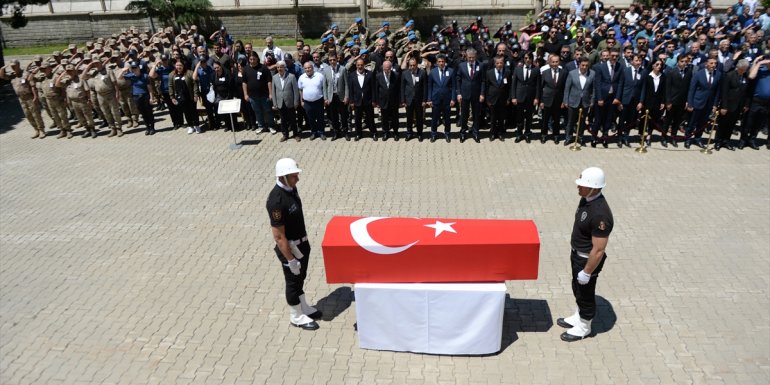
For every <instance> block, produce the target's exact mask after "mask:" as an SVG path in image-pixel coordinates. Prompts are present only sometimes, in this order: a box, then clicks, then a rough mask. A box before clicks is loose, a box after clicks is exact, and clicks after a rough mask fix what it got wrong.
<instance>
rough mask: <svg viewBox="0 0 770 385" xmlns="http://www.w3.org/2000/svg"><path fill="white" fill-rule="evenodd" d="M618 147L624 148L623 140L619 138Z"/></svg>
mask: <svg viewBox="0 0 770 385" xmlns="http://www.w3.org/2000/svg"><path fill="white" fill-rule="evenodd" d="M618 148H623V141H622V140H620V138H618Z"/></svg>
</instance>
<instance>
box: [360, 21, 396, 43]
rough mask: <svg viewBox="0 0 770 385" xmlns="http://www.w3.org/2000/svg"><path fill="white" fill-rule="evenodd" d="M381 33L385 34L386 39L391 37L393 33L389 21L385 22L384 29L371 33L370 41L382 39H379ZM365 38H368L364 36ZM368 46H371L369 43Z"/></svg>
mask: <svg viewBox="0 0 770 385" xmlns="http://www.w3.org/2000/svg"><path fill="white" fill-rule="evenodd" d="M380 33H384V34H385V36H384V37H385V38H388V37H389V36H390V34H391V32H390V22H389V21H383V22H382V27H380V29H378V30H376V31H374V32H372V33H370V34H369V37H368V39H369V41H372V40H377V39H379V38H380V37H379V36H380ZM364 36H366V35H364ZM366 45H367V46H368V45H369V44H368V43H367V44H366Z"/></svg>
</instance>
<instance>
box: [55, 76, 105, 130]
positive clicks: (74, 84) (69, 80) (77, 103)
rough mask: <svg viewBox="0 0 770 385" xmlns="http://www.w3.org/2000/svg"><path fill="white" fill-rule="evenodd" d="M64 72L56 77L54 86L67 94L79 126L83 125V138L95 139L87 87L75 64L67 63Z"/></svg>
mask: <svg viewBox="0 0 770 385" xmlns="http://www.w3.org/2000/svg"><path fill="white" fill-rule="evenodd" d="M65 70H66V72H64V73H62V74H61V75H59V76H58V77H57V78H56V87H63V88H64V89H65V93H66V95H67V100H68V101H69V104H70V107H71V108H72V111H73V112H74V113H75V117H76V118H77V120H78V122H79V123H80V126H84V127H85V129H86V130H85V132H84V133H83V137H84V138H88V137H92V138H94V139H96V128H95V126H94V118H93V114H92V111H93V109H92V108H91V105H90V102H91V99H90V97H89V94H88V89H87V87H86V86H85V82H84V81H83V80H82V78H81V76H80V74H78V73H77V71H76V69H75V66H74V65H72V64H67V66H66V67H65Z"/></svg>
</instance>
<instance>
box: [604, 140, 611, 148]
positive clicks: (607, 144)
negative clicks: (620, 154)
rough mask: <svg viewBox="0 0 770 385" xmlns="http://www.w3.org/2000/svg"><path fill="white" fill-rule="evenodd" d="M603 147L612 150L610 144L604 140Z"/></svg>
mask: <svg viewBox="0 0 770 385" xmlns="http://www.w3.org/2000/svg"><path fill="white" fill-rule="evenodd" d="M602 147H604V148H610V144H609V142H607V141H606V140H602Z"/></svg>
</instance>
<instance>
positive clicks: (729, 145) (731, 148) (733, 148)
mask: <svg viewBox="0 0 770 385" xmlns="http://www.w3.org/2000/svg"><path fill="white" fill-rule="evenodd" d="M724 147H725V148H726V149H728V150H730V151H735V147H733V145H732V144H730V143H729V142H728V143H725V144H724Z"/></svg>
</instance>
